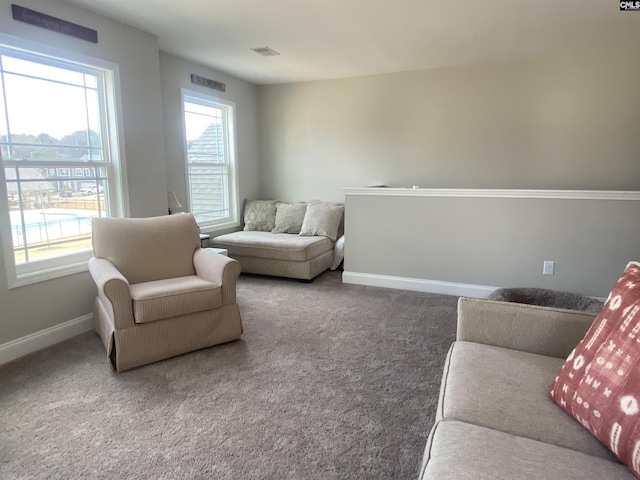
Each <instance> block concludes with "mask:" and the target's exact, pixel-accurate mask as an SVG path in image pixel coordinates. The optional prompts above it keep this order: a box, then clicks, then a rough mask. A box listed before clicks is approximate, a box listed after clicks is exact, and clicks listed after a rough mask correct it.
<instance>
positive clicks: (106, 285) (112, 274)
mask: <svg viewBox="0 0 640 480" xmlns="http://www.w3.org/2000/svg"><path fill="white" fill-rule="evenodd" d="M89 273H91V276H92V277H93V281H94V282H95V283H96V286H97V287H98V297H100V299H101V300H102V302H103V303H105V304H106V305H111V310H112V312H111V313H112V314H113V325H114V326H115V328H116V329H118V330H119V329H122V328H128V327H132V326H134V325H135V322H134V320H133V309H132V307H131V293H130V292H129V281H128V280H127V279H126V278H125V277H124V275H122V273H120V272H119V271H118V269H117V268H116V267H115V266H114V265H113V264H112V263H111V262H110V261H109V260H105V259H103V258H95V257H93V258H91V259H89Z"/></svg>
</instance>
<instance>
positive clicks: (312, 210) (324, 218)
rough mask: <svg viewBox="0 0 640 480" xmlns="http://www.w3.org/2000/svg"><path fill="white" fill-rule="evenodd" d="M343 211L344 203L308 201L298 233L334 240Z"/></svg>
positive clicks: (336, 236)
mask: <svg viewBox="0 0 640 480" xmlns="http://www.w3.org/2000/svg"><path fill="white" fill-rule="evenodd" d="M343 212H344V205H341V204H331V203H326V202H318V203H310V204H309V205H307V213H306V214H305V216H304V221H303V222H302V229H301V230H300V235H302V236H324V237H328V238H330V239H331V240H333V241H334V242H335V241H336V238H338V228H339V227H340V220H342V213H343Z"/></svg>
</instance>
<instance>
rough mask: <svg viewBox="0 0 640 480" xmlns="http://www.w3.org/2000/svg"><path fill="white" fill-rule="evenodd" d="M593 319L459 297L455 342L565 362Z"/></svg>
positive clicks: (592, 316) (569, 312)
mask: <svg viewBox="0 0 640 480" xmlns="http://www.w3.org/2000/svg"><path fill="white" fill-rule="evenodd" d="M595 318H596V314H594V313H587V312H580V311H576V310H565V309H560V308H550V307H541V306H535V305H524V304H520V303H509V302H495V301H489V300H478V299H472V298H464V297H461V298H460V299H459V300H458V331H457V335H456V338H457V340H462V341H466V342H476V343H484V344H486V345H494V346H497V347H503V348H510V349H512V350H521V351H523V352H530V353H537V354H539V355H547V356H552V357H558V358H566V357H567V356H568V355H569V353H571V350H573V348H574V347H575V346H576V345H577V344H578V342H579V341H580V340H582V338H583V337H584V335H585V334H586V332H587V330H588V329H589V327H590V326H591V324H592V323H593V321H594V320H595Z"/></svg>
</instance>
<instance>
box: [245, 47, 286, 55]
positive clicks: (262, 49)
mask: <svg viewBox="0 0 640 480" xmlns="http://www.w3.org/2000/svg"><path fill="white" fill-rule="evenodd" d="M251 50H253V51H254V52H256V53H257V54H259V55H262V56H263V57H277V56H278V55H280V54H279V53H278V52H276V51H275V50H274V49H273V48H269V47H258V48H252V49H251Z"/></svg>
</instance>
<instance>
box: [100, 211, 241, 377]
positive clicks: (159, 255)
mask: <svg viewBox="0 0 640 480" xmlns="http://www.w3.org/2000/svg"><path fill="white" fill-rule="evenodd" d="M93 253H94V257H93V258H92V259H90V260H89V272H90V273H91V276H92V277H93V279H94V281H95V282H96V286H97V290H98V295H97V297H96V299H95V306H94V313H93V322H94V327H95V329H96V331H97V332H98V334H99V335H100V337H101V338H102V341H103V343H104V345H105V347H106V349H107V355H108V356H109V358H110V359H111V362H112V364H113V366H114V368H115V369H116V370H117V371H118V372H121V371H123V370H128V369H130V368H134V367H138V366H141V365H146V364H148V363H151V362H155V361H158V360H162V359H165V358H169V357H173V356H176V355H180V354H183V353H186V352H191V351H193V350H198V349H201V348H205V347H209V346H212V345H217V344H219V343H224V342H229V341H231V340H235V339H237V338H240V335H241V334H242V322H241V320H240V311H239V309H238V304H237V303H236V281H237V279H238V276H239V275H240V265H239V264H238V262H236V261H235V260H233V259H231V258H228V257H225V256H223V255H218V254H215V253H213V252H210V251H207V250H206V249H202V248H200V238H199V235H198V225H197V223H196V221H195V219H194V217H193V215H191V214H183V215H170V216H163V217H154V218H94V220H93Z"/></svg>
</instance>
